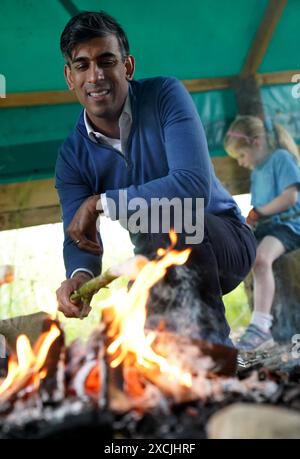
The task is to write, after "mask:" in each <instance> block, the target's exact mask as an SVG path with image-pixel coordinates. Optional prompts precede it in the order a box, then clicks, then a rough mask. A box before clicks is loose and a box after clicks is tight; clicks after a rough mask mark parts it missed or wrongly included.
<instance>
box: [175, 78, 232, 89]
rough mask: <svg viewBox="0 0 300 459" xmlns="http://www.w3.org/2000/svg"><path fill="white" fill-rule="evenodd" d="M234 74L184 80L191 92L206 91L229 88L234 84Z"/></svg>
mask: <svg viewBox="0 0 300 459" xmlns="http://www.w3.org/2000/svg"><path fill="white" fill-rule="evenodd" d="M233 78H234V77H232V76H229V77H219V78H198V79H194V80H182V83H183V84H184V85H185V87H186V89H187V90H188V91H189V92H205V91H213V90H217V89H227V88H229V87H230V86H231V85H232V81H233Z"/></svg>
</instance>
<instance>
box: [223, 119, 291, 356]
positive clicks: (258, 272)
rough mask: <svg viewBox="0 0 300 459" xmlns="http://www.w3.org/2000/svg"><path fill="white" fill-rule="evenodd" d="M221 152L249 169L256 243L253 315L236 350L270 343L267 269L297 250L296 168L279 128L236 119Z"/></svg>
mask: <svg viewBox="0 0 300 459" xmlns="http://www.w3.org/2000/svg"><path fill="white" fill-rule="evenodd" d="M224 148H225V150H226V151H227V152H228V154H229V155H230V156H232V157H233V158H235V159H236V160H237V161H238V163H239V165H240V166H243V167H246V168H247V169H251V170H252V173H251V204H252V205H253V209H252V210H251V211H250V212H249V215H248V217H247V223H248V224H249V225H251V226H252V227H253V229H254V234H255V236H256V239H257V241H258V247H257V254H256V259H255V262H254V266H253V279H254V310H253V313H252V318H251V321H250V324H249V326H248V327H247V329H246V331H245V333H244V334H243V335H242V336H241V338H240V339H239V340H238V342H237V347H238V348H239V349H241V350H254V349H256V350H257V349H258V348H261V347H268V345H271V344H273V339H272V334H271V331H270V329H271V326H272V319H273V317H272V315H271V307H272V303H273V299H274V293H275V281H274V275H273V271H272V264H273V263H274V261H275V260H276V259H277V258H278V257H280V255H282V254H283V253H286V252H289V251H291V250H294V249H296V248H297V247H300V193H299V186H300V169H299V153H298V148H297V145H296V144H295V142H294V140H293V139H292V138H291V136H290V135H289V133H288V132H287V131H286V130H285V129H284V128H283V127H282V126H280V125H273V124H272V123H269V124H266V122H265V123H264V122H263V121H262V120H261V119H260V118H257V117H254V116H239V117H237V118H236V119H235V121H234V122H233V123H232V124H231V126H230V128H229V130H228V132H227V134H226V137H225V144H224Z"/></svg>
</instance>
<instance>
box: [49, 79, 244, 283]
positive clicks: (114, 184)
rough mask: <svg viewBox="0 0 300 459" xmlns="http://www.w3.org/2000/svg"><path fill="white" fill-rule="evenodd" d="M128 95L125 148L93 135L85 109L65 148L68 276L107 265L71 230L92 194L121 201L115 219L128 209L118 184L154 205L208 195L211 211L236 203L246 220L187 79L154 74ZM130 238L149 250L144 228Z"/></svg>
mask: <svg viewBox="0 0 300 459" xmlns="http://www.w3.org/2000/svg"><path fill="white" fill-rule="evenodd" d="M129 95H130V100H131V107H132V119H133V120H132V129H131V133H130V136H129V139H128V142H127V145H126V151H125V154H124V155H122V154H121V153H120V152H119V151H118V150H115V149H114V148H113V147H111V146H109V145H106V144H96V143H94V142H92V141H91V140H90V139H89V137H88V135H87V132H86V128H85V125H84V119H83V111H82V112H81V115H80V117H79V120H78V122H77V125H76V126H75V129H74V130H73V132H72V133H71V134H70V136H69V137H68V138H67V139H66V141H65V142H64V144H63V145H62V147H61V150H60V152H59V155H58V159H57V164H56V188H57V190H58V194H59V198H60V203H61V207H62V213H63V222H64V231H65V241H64V261H65V266H66V273H67V277H69V276H70V275H71V273H72V272H73V271H74V270H75V269H77V268H86V269H89V270H90V271H92V272H93V273H94V274H95V275H97V274H99V272H100V270H101V260H100V259H99V257H97V256H95V255H92V254H90V253H88V252H85V251H82V250H80V249H79V248H78V247H77V246H76V245H75V244H74V243H73V241H72V240H71V239H70V237H69V236H68V234H67V233H66V228H67V226H68V225H69V223H70V221H71V220H72V217H73V215H74V213H75V212H76V210H77V209H78V207H79V206H80V204H81V203H82V202H83V201H84V200H85V199H86V198H88V197H89V196H91V195H93V194H101V193H106V196H107V198H110V199H112V200H113V201H114V202H115V205H116V218H119V217H120V216H122V215H121V212H120V208H119V190H123V191H121V193H124V190H125V191H126V199H127V201H129V200H130V199H132V198H135V197H139V198H140V197H142V198H144V199H145V200H146V201H147V203H149V205H150V200H151V198H162V197H166V198H168V199H172V198H174V197H179V198H197V197H201V198H204V202H205V211H206V212H209V213H212V214H220V213H223V212H226V211H228V210H229V209H231V211H232V212H233V214H234V215H236V217H237V218H238V219H240V220H241V221H244V220H243V217H242V216H241V213H240V210H239V208H238V206H237V204H236V203H235V201H234V200H233V198H232V197H231V196H230V194H229V193H228V192H227V191H226V190H225V189H224V188H223V186H222V185H221V183H220V182H219V180H218V179H217V178H216V176H215V173H214V170H213V167H212V163H211V160H210V157H209V153H208V148H207V143H206V138H205V134H204V131H203V127H202V124H201V121H200V118H199V115H198V113H197V110H196V107H195V105H194V103H193V100H192V98H191V97H190V95H189V93H188V92H187V90H186V89H185V88H184V86H183V85H182V84H181V83H180V82H179V81H178V80H176V79H175V78H165V77H157V78H149V79H144V80H139V81H132V82H130V84H129ZM124 196H125V194H124ZM108 201H109V199H108ZM131 239H132V242H133V243H134V245H135V247H136V252H143V249H142V245H143V235H140V234H139V235H131ZM144 241H145V240H144Z"/></svg>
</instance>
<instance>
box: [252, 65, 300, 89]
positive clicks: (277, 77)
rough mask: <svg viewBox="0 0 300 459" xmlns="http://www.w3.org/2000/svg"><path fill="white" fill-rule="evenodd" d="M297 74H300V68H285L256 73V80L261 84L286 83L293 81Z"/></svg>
mask: <svg viewBox="0 0 300 459" xmlns="http://www.w3.org/2000/svg"><path fill="white" fill-rule="evenodd" d="M297 74H298V75H299V74H300V69H295V70H284V71H283V72H271V73H258V74H256V80H257V83H258V84H259V85H260V86H268V85H270V86H271V85H274V84H286V83H291V82H292V77H293V75H297Z"/></svg>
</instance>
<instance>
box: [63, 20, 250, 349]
mask: <svg viewBox="0 0 300 459" xmlns="http://www.w3.org/2000/svg"><path fill="white" fill-rule="evenodd" d="M61 50H62V53H63V55H64V57H65V60H66V64H65V78H66V81H67V83H68V86H69V89H70V90H72V91H75V93H76V95H77V98H78V100H79V102H80V103H81V104H82V105H83V107H84V109H83V111H82V113H81V115H80V117H79V120H78V123H77V125H76V127H75V129H74V131H73V132H72V133H71V134H70V136H69V137H68V139H67V140H66V141H65V143H64V144H63V145H62V147H61V151H60V153H59V156H58V160H57V165H56V187H57V189H58V193H59V197H60V202H61V206H62V211H63V222H64V231H65V242H64V261H65V266H66V272H67V280H65V281H64V282H63V283H62V285H61V287H60V288H59V289H58V291H57V299H58V304H59V310H61V311H62V312H63V313H64V314H65V315H66V316H67V317H78V316H79V313H80V308H81V307H82V305H77V304H74V303H72V302H71V301H70V295H71V293H72V292H73V291H74V290H76V289H78V288H79V287H80V286H81V285H82V284H83V283H84V282H86V281H87V280H89V279H90V278H91V277H92V276H96V275H98V274H99V272H100V270H101V253H102V246H101V240H100V238H99V237H98V234H97V230H96V221H97V219H98V217H99V215H101V214H102V213H105V215H106V216H108V217H109V218H112V219H119V220H124V218H125V220H126V219H128V216H130V215H132V211H131V210H130V208H131V209H132V207H130V206H132V203H133V202H135V200H141V199H142V200H143V202H144V203H145V208H146V211H145V214H144V216H145V219H146V216H147V217H148V211H149V212H150V213H151V211H152V210H153V206H152V202H153V199H155V198H157V199H161V198H167V200H172V199H174V198H177V199H179V200H180V202H184V200H185V199H192V200H193V206H194V204H195V201H196V200H197V199H200V198H202V200H203V202H204V206H205V219H204V238H203V241H202V242H201V243H197V244H194V246H193V245H191V247H192V248H193V250H192V255H191V256H190V259H189V261H188V264H189V266H190V267H191V269H200V271H201V281H200V282H199V291H200V292H201V298H202V299H203V302H204V304H207V307H208V308H210V309H211V311H213V314H214V315H215V317H216V323H219V324H220V323H221V326H219V325H218V327H217V326H216V325H214V324H213V323H211V324H210V325H209V327H206V331H203V333H202V334H201V337H202V338H207V339H211V340H212V341H219V342H224V343H226V342H228V335H229V327H228V325H227V322H226V319H225V315H224V306H223V303H222V294H224V293H227V292H228V291H230V290H232V289H233V288H234V287H236V286H237V285H238V284H239V283H240V282H241V281H242V280H243V278H244V277H245V276H246V274H247V273H248V272H249V270H250V268H251V264H252V262H253V260H254V258H255V241H254V238H253V235H252V233H251V231H250V230H249V228H248V226H246V225H245V224H244V221H243V218H242V217H241V214H240V211H239V209H238V207H237V205H236V203H235V201H234V200H233V199H232V197H231V196H230V195H229V194H228V192H227V191H226V190H225V189H224V188H223V187H222V185H221V184H220V182H219V181H218V179H217V178H216V177H215V174H214V171H213V168H212V164H211V161H210V158H209V154H208V149H207V144H206V140H205V135H204V132H203V128H202V125H201V122H200V119H199V116H198V113H197V111H196V108H195V106H194V104H193V101H192V99H191V97H190V96H189V94H188V92H187V91H186V90H185V88H184V87H183V85H182V84H181V83H180V82H179V81H177V80H176V79H175V78H163V77H158V78H151V79H144V80H139V81H134V80H133V73H134V66H135V61H134V58H133V56H132V55H130V51H129V44H128V40H127V37H126V34H125V33H124V31H123V30H122V28H121V27H120V25H119V24H118V23H117V22H116V21H115V20H114V19H113V18H112V17H110V16H109V15H107V14H106V13H104V12H100V13H86V12H85V13H80V14H78V15H76V16H75V17H73V18H72V19H71V20H70V21H69V23H68V24H67V25H66V27H65V29H64V31H63V33H62V36H61ZM194 209H195V207H193V216H195V212H194ZM196 217H197V215H196ZM172 221H174V220H172ZM175 223H176V222H175ZM129 232H130V236H131V239H132V241H133V243H134V245H135V252H136V253H143V254H146V255H148V256H151V254H153V252H154V251H155V249H156V248H157V247H159V246H160V245H166V235H164V234H162V231H161V226H160V231H159V232H158V233H155V232H154V231H152V232H151V231H150V232H149V231H148V233H147V232H146V231H135V229H132V228H130V227H129ZM184 236H185V234H184V231H182V234H181V235H180V244H181V246H183V245H185V242H184V241H185V239H184ZM217 319H218V320H217ZM216 327H217V328H216ZM210 329H214V330H213V332H212V333H210V331H209V330H210Z"/></svg>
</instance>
